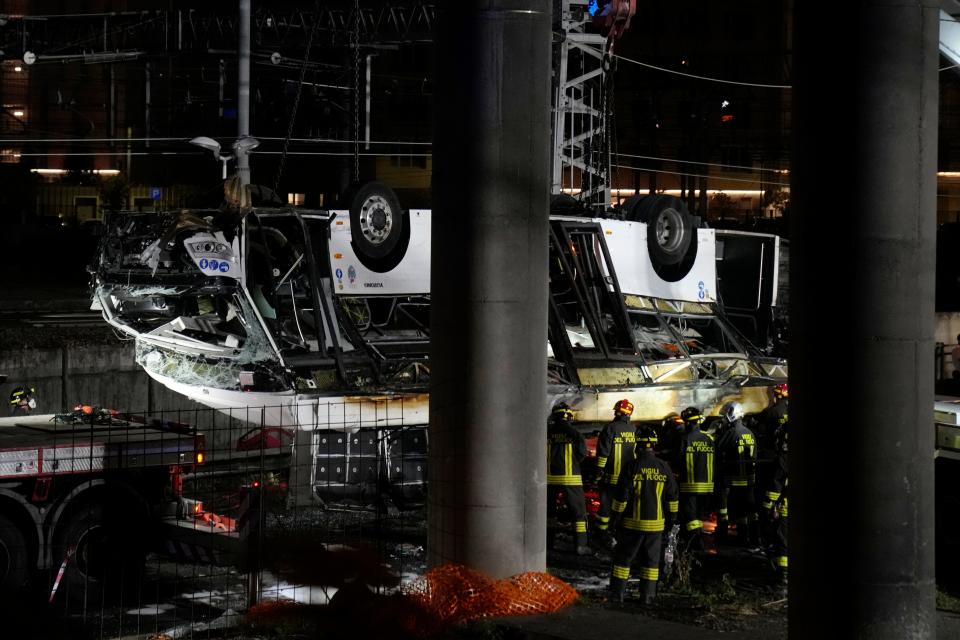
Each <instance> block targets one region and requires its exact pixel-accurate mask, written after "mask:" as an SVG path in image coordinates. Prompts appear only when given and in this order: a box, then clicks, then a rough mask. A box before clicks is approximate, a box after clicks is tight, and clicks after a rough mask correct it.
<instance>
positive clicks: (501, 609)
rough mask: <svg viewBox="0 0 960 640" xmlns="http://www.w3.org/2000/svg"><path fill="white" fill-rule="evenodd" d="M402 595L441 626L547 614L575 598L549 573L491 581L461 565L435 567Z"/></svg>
mask: <svg viewBox="0 0 960 640" xmlns="http://www.w3.org/2000/svg"><path fill="white" fill-rule="evenodd" d="M405 592H406V594H407V597H409V598H410V599H411V600H413V601H414V602H416V603H417V604H418V605H419V607H420V608H421V609H422V610H423V611H424V612H426V613H427V614H429V615H430V617H431V618H434V619H435V620H436V622H437V623H438V624H439V625H440V626H446V625H448V624H454V623H457V622H464V621H466V620H473V619H476V618H488V617H501V616H519V615H531V614H536V613H550V612H553V611H559V610H560V609H563V608H565V607H568V606H570V605H571V604H573V603H574V602H575V601H576V600H577V598H578V595H577V591H576V590H575V589H574V588H573V587H571V586H570V585H569V584H567V583H566V582H564V581H563V580H560V579H559V578H555V577H554V576H551V575H550V574H548V573H540V572H528V573H521V574H520V575H517V576H513V577H512V578H507V579H504V580H492V579H490V578H488V577H486V576H485V575H483V574H481V573H479V572H477V571H474V570H473V569H469V568H467V567H464V566H461V565H444V566H442V567H435V568H433V569H431V570H430V571H428V572H427V574H426V575H425V576H424V577H423V578H421V579H420V580H418V581H416V582H414V583H413V584H412V585H411V586H410V587H408V588H406V589H405Z"/></svg>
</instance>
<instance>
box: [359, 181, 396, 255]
mask: <svg viewBox="0 0 960 640" xmlns="http://www.w3.org/2000/svg"><path fill="white" fill-rule="evenodd" d="M403 226H404V219H403V211H402V210H401V209H400V200H399V199H398V198H397V194H395V193H394V192H393V189H391V188H390V187H388V186H387V185H385V184H383V183H382V182H368V183H366V184H364V185H363V186H361V187H360V188H359V189H357V191H356V193H354V194H353V197H352V198H351V202H350V231H351V235H352V237H353V244H354V249H355V250H356V251H357V253H358V254H359V255H362V256H364V257H366V258H372V259H374V260H382V259H385V258H387V257H389V256H390V255H391V254H392V252H393V250H394V249H395V248H396V247H397V245H398V244H399V242H400V236H401V235H402V234H403Z"/></svg>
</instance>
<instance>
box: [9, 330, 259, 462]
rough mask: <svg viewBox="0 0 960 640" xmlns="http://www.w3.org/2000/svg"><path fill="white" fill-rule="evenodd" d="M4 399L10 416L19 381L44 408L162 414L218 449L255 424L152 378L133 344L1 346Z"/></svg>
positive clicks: (50, 410)
mask: <svg viewBox="0 0 960 640" xmlns="http://www.w3.org/2000/svg"><path fill="white" fill-rule="evenodd" d="M0 373H2V374H6V375H7V381H6V382H5V383H2V384H0V400H2V401H3V403H4V407H3V410H2V412H0V414H2V415H7V413H8V411H9V407H8V405H7V404H6V403H7V401H8V399H9V398H10V393H11V392H12V391H13V389H14V388H16V387H18V386H32V387H34V388H36V390H37V395H36V398H37V409H36V412H38V413H60V412H65V411H69V410H72V409H73V407H74V406H76V405H78V404H87V405H93V406H100V407H104V408H109V409H116V410H118V411H121V412H130V413H135V414H151V415H158V416H161V417H163V418H165V419H169V420H176V421H179V422H185V423H187V424H192V425H196V426H197V427H198V428H200V429H201V430H203V431H204V433H206V434H207V446H208V449H210V450H212V451H222V450H226V449H228V448H233V447H234V446H235V444H236V440H237V438H239V437H240V436H241V435H242V434H243V433H245V432H246V431H248V430H249V429H250V428H251V426H252V425H248V424H246V423H242V422H240V421H237V420H232V419H231V418H229V417H228V416H226V415H224V414H222V413H219V412H217V411H214V410H212V409H210V408H209V407H205V406H203V405H201V404H199V403H196V402H193V401H192V400H188V399H187V398H185V397H183V396H181V395H179V394H176V393H173V392H172V391H170V390H168V389H167V388H166V387H164V386H163V385H160V384H158V383H157V382H155V381H154V380H152V379H151V378H150V377H149V376H148V375H147V374H146V373H144V371H143V370H142V369H141V368H140V367H139V366H138V365H137V363H136V361H135V360H134V351H133V343H132V342H126V343H118V344H116V345H95V346H80V347H59V348H52V349H31V348H26V349H19V350H17V349H0Z"/></svg>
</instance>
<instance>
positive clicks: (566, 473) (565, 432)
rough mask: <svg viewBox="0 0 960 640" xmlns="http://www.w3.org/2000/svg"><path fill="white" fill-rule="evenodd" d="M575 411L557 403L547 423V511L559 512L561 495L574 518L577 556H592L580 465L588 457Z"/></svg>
mask: <svg viewBox="0 0 960 640" xmlns="http://www.w3.org/2000/svg"><path fill="white" fill-rule="evenodd" d="M572 421H573V411H571V410H570V407H569V406H568V405H567V403H565V402H560V403H558V404H557V405H556V406H555V407H554V408H553V412H552V413H551V414H550V420H549V422H548V423H547V441H548V444H549V447H548V458H547V465H548V467H547V508H548V509H549V510H550V511H551V513H552V512H553V511H554V510H555V509H556V506H557V499H558V497H559V494H560V493H561V492H562V493H563V495H564V496H565V498H566V503H567V507H568V508H569V509H570V513H571V514H572V515H573V527H574V532H575V534H576V536H575V537H576V547H577V555H581V556H583V555H588V554H590V553H591V550H590V547H589V546H587V502H586V499H585V497H584V495H583V479H582V478H581V476H580V462H581V461H582V460H583V459H584V458H585V457H586V455H587V445H586V443H585V442H584V439H583V434H581V433H580V432H579V431H577V430H576V429H574V428H573V425H572V424H571V422H572Z"/></svg>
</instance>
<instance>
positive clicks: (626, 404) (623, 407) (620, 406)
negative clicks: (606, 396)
mask: <svg viewBox="0 0 960 640" xmlns="http://www.w3.org/2000/svg"><path fill="white" fill-rule="evenodd" d="M613 412H614V413H615V414H617V415H621V416H630V415H633V403H632V402H630V401H629V400H627V399H626V398H624V399H623V400H617V404H615V405H613Z"/></svg>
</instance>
